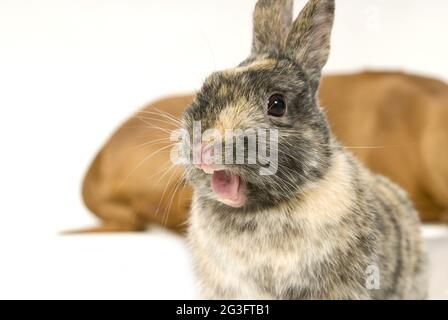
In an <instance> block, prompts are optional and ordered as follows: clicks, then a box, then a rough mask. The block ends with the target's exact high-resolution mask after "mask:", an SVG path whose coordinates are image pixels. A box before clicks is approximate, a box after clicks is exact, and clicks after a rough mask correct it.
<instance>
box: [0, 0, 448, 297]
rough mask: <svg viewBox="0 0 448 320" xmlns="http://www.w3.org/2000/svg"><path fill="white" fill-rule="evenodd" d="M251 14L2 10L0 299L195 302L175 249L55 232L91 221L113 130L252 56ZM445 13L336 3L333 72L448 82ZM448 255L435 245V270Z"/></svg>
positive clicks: (375, 0)
mask: <svg viewBox="0 0 448 320" xmlns="http://www.w3.org/2000/svg"><path fill="white" fill-rule="evenodd" d="M254 3H255V1H254V0H251V1H249V0H247V1H241V0H226V1H223V0H200V1H198V0H194V1H193V0H189V1H181V0H177V1H174V0H171V1H170V0H168V1H167V0H164V1H161V0H159V1H139V0H126V1H125V0H120V1H118V0H114V1H112V0H111V1H99V0H78V1H75V0H72V1H69V0H39V1H31V0H28V1H26V0H1V1H0V146H1V147H2V152H1V157H0V195H1V201H0V203H1V206H0V257H1V261H0V297H40V298H45V297H60V298H67V297H79V298H81V297H82V298H93V297H110V298H111V297H114V298H117V297H121V298H126V297H129V298H132V297H140V298H168V297H172V298H180V297H191V296H193V293H192V292H193V289H192V281H191V278H190V274H191V273H190V271H189V270H188V267H187V266H188V264H187V256H186V254H185V250H184V247H183V242H182V241H179V239H176V238H171V237H169V236H167V235H166V234H163V233H158V234H154V233H149V234H142V235H118V236H94V237H83V238H78V237H74V238H61V237H58V236H57V232H58V231H60V230H64V229H67V228H73V227H77V226H83V225H91V224H93V223H94V222H95V221H94V219H93V217H92V216H91V215H90V214H89V213H88V212H87V211H86V210H85V209H84V207H83V205H82V203H81V201H80V197H79V185H80V181H81V178H82V175H83V174H84V171H85V169H86V167H87V166H88V164H89V162H90V160H91V159H92V157H93V155H94V153H95V152H96V150H97V149H98V147H99V146H100V145H101V144H102V143H103V142H104V140H105V139H106V137H108V136H109V134H110V133H111V132H112V130H113V128H115V127H116V126H117V125H118V124H119V123H120V122H121V121H122V120H123V119H124V118H125V117H127V116H128V115H129V114H130V113H131V112H132V111H134V110H136V109H137V108H138V106H140V105H142V104H144V103H146V102H148V101H149V100H151V99H154V98H156V97H159V96H161V95H164V94H167V93H172V92H179V91H180V92H183V91H190V90H192V89H195V88H198V87H199V86H200V83H201V80H202V79H203V78H204V77H205V76H206V75H207V74H208V73H210V72H211V71H213V70H216V69H222V68H227V67H231V66H234V65H235V64H237V63H238V62H239V61H241V60H242V59H243V58H244V57H245V56H246V55H247V54H248V51H249V48H250V27H251V26H250V19H251V11H252V8H253V6H254ZM297 3H298V5H297V10H298V9H299V7H300V5H302V4H303V1H297ZM447 9H448V3H447V2H446V1H445V0H428V1H421V0H394V1H386V0H363V1H359V0H344V1H342V0H340V1H338V10H337V20H336V26H335V33H334V41H333V44H334V45H333V52H332V56H331V59H330V62H329V65H328V68H327V71H349V70H358V69H363V68H366V67H390V68H396V67H400V68H403V69H406V70H411V71H416V72H421V73H425V74H431V75H435V76H438V77H440V78H443V79H448V64H447V63H446V57H447V56H448V47H447V44H446V41H444V40H445V39H444V38H443V36H444V35H446V34H447V33H448V32H447V31H448V25H447V22H446V12H447ZM445 247H446V244H443V243H442V244H440V242H437V243H436V244H435V245H434V248H435V249H434V250H435V251H434V252H437V257H442V258H440V259H438V260H437V261H438V265H437V266H436V267H439V268H442V269H440V270H443V268H444V267H446V266H447V265H448V264H446V262H447V261H446V260H447V258H446V254H447V253H446V250H444V249H445ZM444 263H445V265H443V264H444ZM434 274H436V273H434ZM437 275H440V273H437ZM436 280H438V281H436V282H437V283H438V284H439V285H440V286H444V287H443V288H445V290H446V288H447V287H448V286H446V285H445V284H444V282H443V281H442V280H443V279H442V278H440V279H439V278H437V279H436ZM445 281H446V280H445ZM443 288H442V289H441V290H442V291H443ZM445 297H446V296H445Z"/></svg>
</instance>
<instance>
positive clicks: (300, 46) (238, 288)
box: [183, 0, 427, 299]
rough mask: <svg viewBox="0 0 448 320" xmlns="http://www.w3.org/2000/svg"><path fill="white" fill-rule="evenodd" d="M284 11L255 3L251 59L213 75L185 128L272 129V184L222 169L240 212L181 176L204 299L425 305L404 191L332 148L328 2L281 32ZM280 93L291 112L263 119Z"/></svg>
mask: <svg viewBox="0 0 448 320" xmlns="http://www.w3.org/2000/svg"><path fill="white" fill-rule="evenodd" d="M269 7H271V8H272V10H269ZM290 10H291V1H285V0H276V1H274V0H260V1H259V3H258V4H257V7H256V9H255V13H254V20H255V28H254V42H253V43H254V45H253V52H252V55H251V56H250V57H249V58H248V59H247V60H246V61H244V62H243V63H242V64H241V65H240V66H239V67H237V68H236V69H234V70H227V71H224V72H217V73H215V74H213V75H211V76H210V77H209V78H208V79H207V80H206V81H205V83H204V86H203V88H202V89H201V91H200V92H199V93H198V95H197V96H196V99H195V100H194V101H193V103H192V105H191V106H190V107H189V108H188V109H187V111H186V113H185V115H184V117H183V125H184V127H185V128H186V129H188V130H190V131H191V130H192V123H193V121H202V126H203V128H202V129H203V130H206V129H210V128H220V129H246V128H254V127H255V128H257V127H260V126H262V127H265V128H275V129H278V130H279V146H278V149H279V150H278V151H279V170H278V172H277V173H276V175H274V176H260V175H259V174H258V166H250V165H239V166H229V167H228V168H229V170H232V171H234V172H235V173H238V174H239V175H240V176H241V179H242V181H244V183H245V185H246V186H247V198H248V200H247V202H246V204H245V205H244V206H243V207H242V208H230V207H228V206H225V205H224V204H222V203H220V202H218V201H216V199H215V197H214V195H213V193H212V192H211V190H210V189H211V188H210V177H209V176H207V175H206V174H205V173H204V172H202V171H201V170H199V169H197V168H196V167H194V166H192V165H187V166H186V174H187V179H188V181H189V182H190V183H191V184H192V185H193V188H194V192H193V201H192V209H191V217H190V225H189V242H190V245H191V250H192V254H193V258H194V265H195V269H196V275H197V277H198V279H199V281H200V285H201V288H202V292H203V294H204V297H206V298H224V299H247V298H249V299H259V298H268V299H423V298H425V297H426V292H427V285H426V265H425V260H426V259H425V252H424V248H423V244H422V240H421V237H420V231H419V230H420V229H419V227H420V222H419V219H418V217H417V213H416V211H415V210H414V208H413V206H412V204H411V203H410V201H409V200H408V198H407V195H406V194H405V192H404V191H402V190H401V189H400V188H399V187H398V186H396V185H395V184H393V183H392V182H390V181H389V180H388V179H386V178H384V177H381V176H378V175H375V174H373V173H372V172H370V171H369V170H368V169H366V168H365V167H364V166H363V165H361V164H360V163H358V161H357V160H355V159H354V158H353V157H352V155H351V154H350V152H348V151H347V150H346V149H345V148H343V147H342V146H341V145H340V144H339V143H338V142H337V140H336V139H335V138H334V137H333V134H332V132H331V130H330V128H329V125H328V122H327V120H326V116H325V114H324V112H323V110H322V108H321V107H320V105H319V101H318V99H317V98H316V97H317V90H318V86H319V81H320V76H321V70H322V68H323V66H324V65H325V63H326V61H327V59H328V54H329V51H330V35H331V28H332V24H333V17H334V0H310V1H309V2H308V4H307V5H306V6H305V8H304V9H303V11H302V12H301V14H300V16H299V17H298V18H297V19H296V21H295V22H294V23H293V24H292V25H291V26H290V27H287V26H285V25H284V24H282V23H279V21H280V22H284V21H289V16H290V13H289V12H290ZM278 15H281V17H280V19H279V17H278ZM272 22H275V23H272ZM286 29H287V30H290V32H289V34H287V32H284V31H285V30H286ZM285 36H286V38H285ZM269 40H270V41H269ZM278 92H281V93H283V94H284V95H285V97H286V101H287V104H288V111H287V115H286V116H285V117H283V118H276V119H272V118H269V117H267V116H266V101H267V99H268V98H269V96H270V95H271V94H273V93H278ZM370 266H376V267H378V269H379V271H380V278H379V281H380V288H379V289H377V290H372V289H368V287H367V286H366V281H367V276H368V274H367V270H368V268H369V267H370Z"/></svg>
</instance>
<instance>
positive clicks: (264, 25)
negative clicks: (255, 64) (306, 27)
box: [252, 0, 293, 55]
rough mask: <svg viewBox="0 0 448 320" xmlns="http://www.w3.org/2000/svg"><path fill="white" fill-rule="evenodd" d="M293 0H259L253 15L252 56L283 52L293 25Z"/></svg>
mask: <svg viewBox="0 0 448 320" xmlns="http://www.w3.org/2000/svg"><path fill="white" fill-rule="evenodd" d="M292 7H293V0H258V2H257V5H256V6H255V10H254V15H253V19H254V21H253V24H254V30H253V40H252V55H257V54H262V53H269V52H279V51H281V50H283V48H284V46H285V42H286V38H287V36H288V32H289V28H290V27H291V24H292V9H293V8H292Z"/></svg>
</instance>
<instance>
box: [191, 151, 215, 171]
mask: <svg viewBox="0 0 448 320" xmlns="http://www.w3.org/2000/svg"><path fill="white" fill-rule="evenodd" d="M197 152H199V153H200V154H198V155H197V161H196V163H195V166H196V167H197V168H199V169H201V170H204V172H205V173H209V174H211V173H213V172H214V171H215V168H214V166H213V147H212V146H210V145H201V147H200V148H199V147H198V150H197Z"/></svg>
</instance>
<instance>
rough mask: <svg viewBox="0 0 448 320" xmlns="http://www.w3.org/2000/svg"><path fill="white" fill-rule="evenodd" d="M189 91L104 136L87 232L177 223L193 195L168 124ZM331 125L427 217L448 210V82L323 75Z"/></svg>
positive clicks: (87, 196) (90, 190) (90, 187)
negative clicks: (95, 222)
mask: <svg viewBox="0 0 448 320" xmlns="http://www.w3.org/2000/svg"><path fill="white" fill-rule="evenodd" d="M192 99H193V96H191V95H188V96H178V97H170V98H166V99H163V100H160V101H157V102H155V103H153V104H151V105H149V106H147V107H146V108H144V109H143V110H142V111H140V112H138V113H137V114H136V115H134V116H133V117H132V118H131V119H130V120H128V121H127V122H126V123H125V124H124V125H123V126H122V127H121V128H120V129H119V130H118V131H117V132H116V133H115V134H114V135H113V136H112V138H111V139H110V140H109V141H108V142H107V144H106V145H105V146H104V148H103V149H102V150H101V151H100V152H99V154H98V155H97V157H96V158H95V160H94V162H93V164H92V166H91V167H90V169H89V170H88V173H87V176H86V178H85V181H84V185H83V197H84V201H85V203H86V205H87V207H88V208H89V209H90V210H91V211H92V212H94V213H95V214H96V215H97V216H98V217H99V218H100V219H101V220H102V225H101V226H100V227H98V228H93V229H88V230H85V231H90V232H95V231H96V232H101V231H103V232H107V231H138V230H143V229H145V228H146V226H147V225H148V223H157V224H160V225H163V226H166V227H168V228H170V229H173V230H176V231H181V230H182V229H183V226H184V224H185V221H186V218H187V214H188V208H189V204H190V197H191V190H190V188H189V187H188V186H185V184H184V181H183V178H182V177H183V171H182V168H181V167H175V166H173V165H172V164H171V161H170V151H171V147H172V143H173V142H170V139H169V137H170V132H171V130H173V129H176V128H177V127H178V126H179V122H178V121H179V119H180V116H181V114H182V112H183V111H184V109H185V108H186V106H187V105H188V104H189V103H190V102H191V101H192ZM320 99H321V102H322V105H323V106H324V107H325V108H326V110H327V114H328V117H329V120H330V123H331V125H332V129H333V132H334V133H336V135H337V137H338V138H339V139H340V140H341V141H342V143H343V145H345V146H348V148H349V149H351V150H352V152H353V153H354V154H355V155H356V156H358V158H359V159H361V160H362V161H363V162H364V163H365V164H366V165H367V166H368V167H369V168H370V169H372V170H373V171H375V172H378V173H380V174H382V175H385V176H388V177H389V178H391V179H392V180H394V181H395V182H397V183H398V184H400V185H401V186H402V187H404V188H405V189H406V190H407V191H408V192H409V194H410V196H411V197H412V199H413V201H414V203H415V205H416V207H417V208H418V210H419V212H420V213H421V217H422V219H423V220H425V221H442V220H443V219H446V217H447V210H448V128H447V123H448V86H447V85H445V84H444V83H441V82H439V81H436V80H432V79H428V78H423V77H418V76H412V75H407V74H402V73H379V72H366V73H360V74H354V75H344V76H327V77H325V78H324V80H323V82H322V85H321V88H320Z"/></svg>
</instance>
